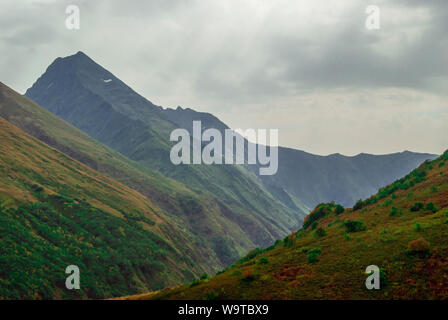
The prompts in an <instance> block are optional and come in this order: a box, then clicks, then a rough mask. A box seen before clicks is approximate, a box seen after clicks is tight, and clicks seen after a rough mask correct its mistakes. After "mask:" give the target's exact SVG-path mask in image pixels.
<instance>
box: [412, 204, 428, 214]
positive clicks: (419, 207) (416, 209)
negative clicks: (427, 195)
mask: <svg viewBox="0 0 448 320" xmlns="http://www.w3.org/2000/svg"><path fill="white" fill-rule="evenodd" d="M424 206H425V205H424V204H423V202H415V203H414V205H413V206H412V208H411V211H412V212H417V211H420V210H421V209H423V207H424Z"/></svg>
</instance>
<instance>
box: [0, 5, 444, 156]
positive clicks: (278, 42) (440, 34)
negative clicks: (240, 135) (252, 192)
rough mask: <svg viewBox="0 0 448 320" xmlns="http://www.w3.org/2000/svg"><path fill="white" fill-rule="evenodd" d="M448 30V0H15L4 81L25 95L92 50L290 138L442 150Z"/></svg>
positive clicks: (332, 145)
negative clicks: (70, 10)
mask: <svg viewBox="0 0 448 320" xmlns="http://www.w3.org/2000/svg"><path fill="white" fill-rule="evenodd" d="M330 2H331V3H330ZM69 4H75V5H77V6H78V7H79V8H80V18H81V20H80V22H81V24H80V30H69V29H67V28H66V27H65V19H66V14H65V9H66V7H67V5H69ZM368 5H376V6H377V7H378V8H379V9H380V29H375V30H368V29H367V28H366V26H365V21H366V19H367V17H368V14H366V7H367V6H368ZM447 31H448V1H446V0H426V1H419V0H389V1H382V0H369V1H364V0H357V1H355V0H354V1H352V0H338V1H328V0H311V1H299V0H290V1H286V0H275V1H274V0H272V1H271V0H160V1H159V0H149V1H148V0H141V1H132V0H130V1H121V0H116V1H114V0H88V1H87V0H86V1H80V0H78V1H77V0H71V1H61V0H20V1H17V0H1V2H0V57H1V59H0V81H1V82H4V83H6V84H7V85H9V86H11V87H12V88H13V89H15V90H17V91H19V92H20V93H24V92H25V90H26V89H27V88H28V87H30V86H31V85H32V84H33V82H34V81H35V80H36V79H37V77H39V76H40V75H41V74H42V73H43V72H44V71H45V69H46V67H47V66H48V65H49V64H50V63H51V62H52V61H53V60H54V59H55V58H57V57H59V56H67V55H71V54H74V53H76V52H77V51H79V50H81V51H83V52H84V53H86V54H87V55H89V56H90V57H91V58H92V59H94V60H95V61H96V62H98V63H99V64H101V65H102V66H103V67H105V68H106V69H108V70H109V71H111V72H112V73H114V74H115V75H116V76H117V77H119V78H120V79H122V80H123V81H124V82H126V83H127V84H128V85H130V86H131V87H132V88H134V89H135V90H136V91H137V92H138V93H140V94H142V95H143V96H145V97H146V98H148V99H149V100H151V101H152V102H153V103H155V104H157V105H161V106H163V107H177V106H178V105H180V106H182V107H191V108H193V109H196V110H199V111H206V112H211V113H213V114H215V115H216V116H218V117H219V118H220V119H221V120H223V121H224V122H225V123H227V124H228V125H229V126H230V127H232V128H235V129H236V128H243V129H246V128H267V129H269V128H278V129H279V140H280V144H281V145H284V146H288V147H293V148H298V149H302V150H305V151H308V152H312V153H317V154H331V153H337V152H339V153H342V154H346V155H355V154H358V153H360V152H367V153H375V154H380V153H389V152H397V151H403V150H412V151H420V152H432V153H441V152H443V151H444V150H445V149H448V99H447V98H448V89H447V88H448V33H447Z"/></svg>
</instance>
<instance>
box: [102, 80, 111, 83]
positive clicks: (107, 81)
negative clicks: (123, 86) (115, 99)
mask: <svg viewBox="0 0 448 320" xmlns="http://www.w3.org/2000/svg"><path fill="white" fill-rule="evenodd" d="M103 81H104V82H106V83H109V82H111V81H112V79H106V80H103Z"/></svg>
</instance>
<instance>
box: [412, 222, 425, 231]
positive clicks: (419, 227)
mask: <svg viewBox="0 0 448 320" xmlns="http://www.w3.org/2000/svg"><path fill="white" fill-rule="evenodd" d="M422 230H423V229H422V226H421V225H420V223H417V224H415V228H414V231H417V232H420V231H422Z"/></svg>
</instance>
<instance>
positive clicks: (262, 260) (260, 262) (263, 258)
mask: <svg viewBox="0 0 448 320" xmlns="http://www.w3.org/2000/svg"><path fill="white" fill-rule="evenodd" d="M268 263H269V260H268V258H266V257H261V258H260V259H259V260H258V262H257V264H268Z"/></svg>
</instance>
